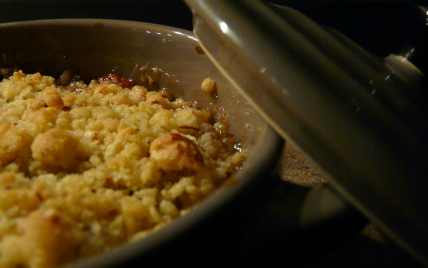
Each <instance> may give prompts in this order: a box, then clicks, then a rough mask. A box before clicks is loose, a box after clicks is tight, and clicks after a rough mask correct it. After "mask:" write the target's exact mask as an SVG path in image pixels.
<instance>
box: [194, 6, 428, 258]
mask: <svg viewBox="0 0 428 268" xmlns="http://www.w3.org/2000/svg"><path fill="white" fill-rule="evenodd" d="M186 3H187V4H188V5H189V6H190V7H191V8H192V10H193V12H194V32H195V35H196V37H197V38H198V40H199V41H200V42H201V45H202V46H203V48H204V50H205V51H206V52H207V53H208V54H209V56H210V58H211V59H212V60H213V62H214V63H215V64H216V66H217V67H218V68H219V69H220V70H221V71H222V73H223V74H224V75H225V76H226V77H227V78H228V79H229V81H230V82H231V83H232V84H233V85H234V86H235V87H236V88H238V89H239V90H240V92H241V93H243V94H244V95H245V96H246V97H247V99H248V100H249V101H250V102H252V104H253V105H254V106H255V107H257V109H258V111H259V112H260V114H262V116H263V117H264V118H265V120H266V121H267V122H269V124H270V125H271V126H273V127H274V129H275V130H276V131H277V132H278V133H280V134H281V136H282V137H284V138H286V139H287V141H290V142H292V143H293V144H295V145H296V146H297V147H299V148H300V149H301V150H302V151H303V152H305V153H306V154H307V155H308V156H309V158H311V160H312V161H313V163H315V165H317V166H318V167H319V168H320V169H321V170H322V171H323V172H324V173H325V174H327V176H328V178H329V181H330V182H331V184H332V185H334V186H335V188H336V189H338V191H340V192H341V193H342V195H343V196H345V197H346V198H347V199H348V200H349V201H351V202H352V203H353V204H354V206H356V207H357V208H358V209H360V210H361V211H362V212H364V213H365V215H367V216H368V217H369V218H370V219H372V220H373V221H375V222H376V223H377V224H378V225H379V226H381V228H382V229H383V230H384V231H385V232H386V233H388V235H389V236H391V237H392V238H393V239H394V240H395V241H396V242H398V243H399V244H400V245H401V246H402V247H404V248H405V249H407V250H408V251H409V252H410V253H412V254H413V255H414V256H415V257H416V258H418V259H419V260H420V261H422V262H423V263H425V264H428V229H427V228H426V226H428V213H427V211H428V202H427V201H428V200H427V197H426V196H427V195H426V191H427V189H428V181H427V175H426V171H425V166H426V163H427V160H428V155H427V154H428V143H427V140H426V138H425V137H426V134H428V126H427V124H428V114H427V108H426V107H428V102H427V98H426V92H425V91H424V90H423V89H422V88H421V85H420V84H419V82H420V80H422V79H423V76H422V75H420V73H419V74H418V71H417V70H415V71H416V73H417V76H419V77H418V79H416V83H414V81H415V80H413V82H410V83H409V80H407V79H405V78H404V79H403V77H402V75H403V74H402V73H400V71H398V70H396V69H394V68H392V67H391V66H390V65H388V63H387V62H386V61H385V60H384V59H379V58H376V57H374V56H373V55H371V54H369V53H367V52H366V51H364V50H363V49H361V48H360V47H358V46H357V45H356V44H355V43H353V42H352V41H350V40H348V39H347V38H345V37H343V36H341V35H340V34H338V33H336V32H334V31H331V30H329V29H325V28H322V27H320V26H319V25H317V24H316V23H314V22H312V21H311V20H310V19H308V18H307V17H305V16H304V15H303V14H301V13H299V12H296V11H295V10H292V9H288V8H281V9H278V8H277V7H273V6H267V5H265V4H263V3H261V2H259V1H219V0H215V1H214V0H205V1H196V0H186Z"/></svg>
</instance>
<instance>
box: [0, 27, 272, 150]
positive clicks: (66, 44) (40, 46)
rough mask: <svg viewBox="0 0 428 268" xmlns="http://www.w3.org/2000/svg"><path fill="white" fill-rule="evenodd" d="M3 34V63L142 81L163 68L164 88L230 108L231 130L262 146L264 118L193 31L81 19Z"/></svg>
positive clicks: (161, 83) (252, 144) (2, 29)
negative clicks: (211, 84)
mask: <svg viewBox="0 0 428 268" xmlns="http://www.w3.org/2000/svg"><path fill="white" fill-rule="evenodd" d="M0 38H1V40H8V41H7V42H2V43H0V55H1V56H2V57H1V60H0V67H10V66H12V65H15V64H17V65H21V66H23V65H28V64H30V65H33V66H43V68H44V69H45V70H44V72H45V74H47V75H52V76H54V77H58V76H59V75H60V74H61V73H62V72H63V71H64V70H66V69H67V68H70V67H71V68H74V69H76V70H78V71H79V72H80V73H83V74H84V75H85V77H87V78H90V79H96V78H99V77H101V76H103V75H106V74H109V73H112V71H113V70H114V73H116V74H118V75H121V76H123V77H125V78H130V79H133V80H134V82H136V83H137V84H138V83H139V81H138V79H139V76H140V75H141V73H142V72H144V71H146V70H147V69H151V68H154V67H156V68H158V69H159V70H160V71H161V72H162V75H160V76H159V77H160V81H159V87H160V88H167V89H168V90H169V91H171V92H172V93H173V95H174V96H175V97H180V96H182V97H184V98H185V99H186V100H195V101H196V102H197V103H198V104H199V105H200V107H202V108H208V107H212V108H215V109H221V108H220V107H222V109H224V110H225V111H227V113H228V114H229V121H230V125H231V132H232V133H233V134H234V138H235V140H236V141H237V142H240V143H241V144H242V148H255V147H257V145H258V144H259V142H260V141H261V140H262V139H263V136H264V134H265V132H266V131H267V126H266V124H265V123H264V121H263V120H262V119H261V118H260V117H259V116H258V115H257V113H256V112H255V111H254V110H253V109H252V108H251V107H250V106H249V105H248V104H247V103H246V102H245V101H244V100H243V98H242V97H241V96H240V95H239V94H238V93H237V92H236V90H234V89H233V87H232V86H231V85H230V84H229V83H228V82H227V80H226V79H225V78H224V77H223V76H222V75H221V74H220V73H219V72H218V71H217V69H216V68H215V66H214V65H213V64H212V63H211V62H210V60H209V59H208V57H207V56H206V55H205V54H204V53H201V50H200V49H199V48H197V47H198V42H197V40H196V39H195V38H194V37H193V35H192V33H191V32H187V31H183V30H177V29H174V28H169V27H164V26H158V25H152V24H141V23H132V22H120V23H118V22H114V23H113V22H111V23H109V22H106V21H103V22H94V21H92V20H91V21H90V20H79V21H78V22H76V21H74V22H73V23H69V24H64V23H63V22H62V23H55V22H49V23H46V22H40V23H28V24H20V25H17V26H14V25H6V26H1V27H0ZM207 77H210V78H212V79H214V80H215V81H216V84H217V91H216V92H214V93H211V94H208V93H205V92H203V91H202V90H201V83H202V81H203V80H204V79H205V78H207ZM251 155H252V154H250V157H251Z"/></svg>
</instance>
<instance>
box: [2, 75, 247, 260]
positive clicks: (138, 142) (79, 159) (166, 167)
mask: <svg viewBox="0 0 428 268" xmlns="http://www.w3.org/2000/svg"><path fill="white" fill-rule="evenodd" d="M113 78H115V77H113ZM115 79H116V80H115ZM115 79H112V78H111V77H110V78H107V79H100V80H99V81H96V80H94V81H92V82H91V83H90V84H84V83H83V82H81V81H74V82H73V83H71V84H68V85H63V86H59V85H57V84H56V83H55V80H54V79H53V78H52V77H49V76H42V75H40V74H38V73H36V74H33V75H26V74H24V73H22V72H15V73H14V74H13V76H11V77H10V78H9V79H5V80H4V81H3V82H1V83H0V267H34V268H35V267H43V268H48V267H55V266H57V265H59V264H62V263H65V262H69V261H73V260H76V259H78V258H82V257H86V256H91V255H93V254H98V253H101V252H104V251H106V250H109V249H111V248H113V247H116V246H118V245H121V244H123V243H126V242H128V241H131V240H133V239H136V238H140V237H144V236H145V235H147V234H148V233H149V232H150V231H151V230H153V229H155V228H158V227H160V226H162V225H164V224H166V223H168V222H170V221H172V220H173V219H175V218H177V217H179V216H180V215H183V214H185V213H186V211H188V210H190V209H191V208H192V207H194V206H195V205H196V204H198V202H200V201H201V200H202V199H204V198H205V197H206V196H208V195H209V194H211V193H212V192H213V191H214V190H215V189H216V188H218V186H219V185H220V184H221V183H222V182H223V181H224V180H225V179H226V178H228V177H229V176H230V175H231V174H233V173H234V172H235V171H236V169H237V168H239V167H240V166H241V165H242V163H243V161H244V159H245V156H244V154H243V153H241V152H238V151H237V150H236V149H234V141H233V139H232V138H231V135H228V134H227V133H228V132H227V131H225V130H227V124H226V123H225V121H222V122H217V123H215V122H213V118H212V114H211V113H210V112H209V111H206V110H198V109H196V108H195V105H194V104H193V103H190V102H186V101H184V100H183V99H181V98H178V99H176V100H172V98H171V94H169V93H168V92H166V91H165V90H164V91H162V92H148V90H147V89H146V88H144V87H142V86H137V85H133V84H132V83H127V82H129V81H125V80H121V79H119V78H118V77H116V78H115Z"/></svg>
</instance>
